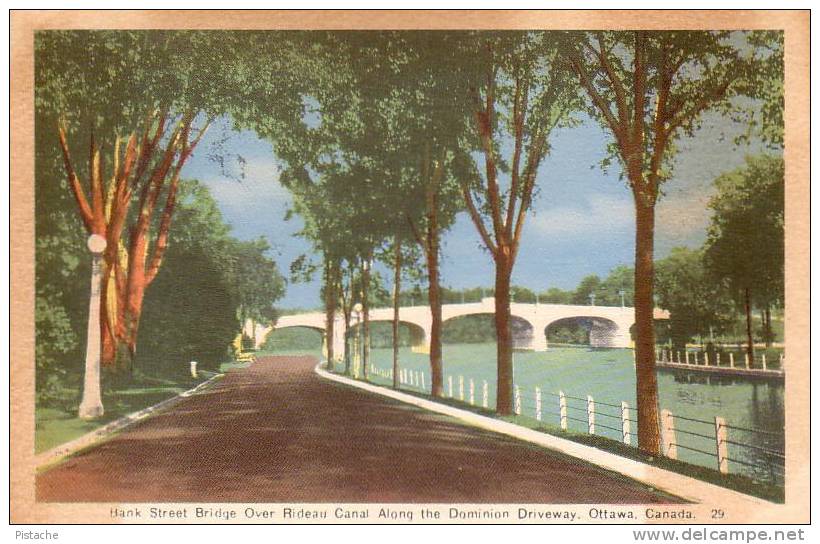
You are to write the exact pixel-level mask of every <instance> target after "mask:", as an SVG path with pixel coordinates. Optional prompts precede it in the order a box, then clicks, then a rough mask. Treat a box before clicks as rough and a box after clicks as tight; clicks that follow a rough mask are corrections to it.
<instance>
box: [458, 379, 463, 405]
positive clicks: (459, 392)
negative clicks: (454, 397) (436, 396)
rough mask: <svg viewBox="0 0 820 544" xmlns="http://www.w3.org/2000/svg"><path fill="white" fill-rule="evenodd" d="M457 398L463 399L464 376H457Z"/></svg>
mask: <svg viewBox="0 0 820 544" xmlns="http://www.w3.org/2000/svg"><path fill="white" fill-rule="evenodd" d="M458 400H460V401H463V400H464V376H459V377H458Z"/></svg>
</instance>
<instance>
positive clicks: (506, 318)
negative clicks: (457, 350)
mask: <svg viewBox="0 0 820 544" xmlns="http://www.w3.org/2000/svg"><path fill="white" fill-rule="evenodd" d="M508 249H509V248H507V247H506V246H503V247H500V248H499V251H498V256H497V258H496V262H495V335H496V352H497V365H498V369H497V370H498V379H497V381H498V390H497V393H496V404H495V406H496V408H495V410H496V412H497V413H498V414H499V415H504V416H506V415H511V414H512V413H513V356H512V353H513V342H512V327H511V314H510V275H511V273H512V262H511V259H510V255H509V251H507V252H506V253H505V250H508Z"/></svg>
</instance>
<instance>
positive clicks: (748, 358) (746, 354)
mask: <svg viewBox="0 0 820 544" xmlns="http://www.w3.org/2000/svg"><path fill="white" fill-rule="evenodd" d="M744 355H745V357H746V368H747V369H748V368H752V361H751V358H750V357H749V354H748V353H745V354H744Z"/></svg>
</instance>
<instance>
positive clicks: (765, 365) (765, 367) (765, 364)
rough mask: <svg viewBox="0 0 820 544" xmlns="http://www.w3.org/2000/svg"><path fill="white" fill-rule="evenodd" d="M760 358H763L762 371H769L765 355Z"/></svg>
mask: <svg viewBox="0 0 820 544" xmlns="http://www.w3.org/2000/svg"><path fill="white" fill-rule="evenodd" d="M761 357H763V370H769V365H768V363H767V362H766V354H765V353H764V354H763V355H761Z"/></svg>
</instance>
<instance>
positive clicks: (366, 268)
mask: <svg viewBox="0 0 820 544" xmlns="http://www.w3.org/2000/svg"><path fill="white" fill-rule="evenodd" d="M371 258H372V257H371V256H368V257H367V258H366V259H364V260H363V261H362V334H363V338H362V345H361V350H362V378H364V379H365V380H366V379H367V363H368V362H369V360H370V304H369V303H368V299H369V298H370V266H371Z"/></svg>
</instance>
